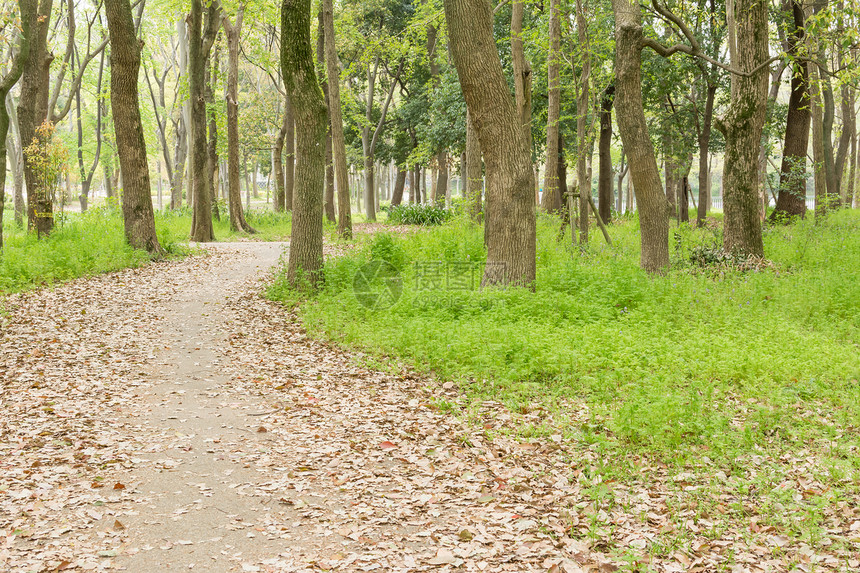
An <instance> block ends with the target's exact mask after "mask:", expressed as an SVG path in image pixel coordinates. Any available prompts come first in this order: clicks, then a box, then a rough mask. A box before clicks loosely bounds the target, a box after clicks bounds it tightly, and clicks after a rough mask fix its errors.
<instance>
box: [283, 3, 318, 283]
mask: <svg viewBox="0 0 860 573" xmlns="http://www.w3.org/2000/svg"><path fill="white" fill-rule="evenodd" d="M310 34H311V2H310V0H283V3H282V5H281V69H282V72H283V76H284V81H285V84H286V87H287V92H288V93H289V94H290V99H291V101H292V103H293V107H294V112H295V118H296V131H297V132H298V141H297V145H296V147H297V152H298V157H297V161H296V179H297V180H298V181H297V185H296V196H295V201H294V205H293V224H292V232H291V235H290V254H289V262H288V264H287V280H288V281H289V283H290V284H291V285H292V286H293V287H299V286H302V287H304V286H307V287H309V288H311V289H315V288H317V287H318V286H319V285H320V283H321V282H322V280H323V276H322V262H323V249H322V244H323V227H322V218H323V179H324V177H325V137H326V131H327V129H326V128H327V125H326V105H325V101H324V100H323V94H322V91H321V90H320V86H319V84H318V83H317V77H316V73H315V71H314V60H313V51H312V49H311V37H310Z"/></svg>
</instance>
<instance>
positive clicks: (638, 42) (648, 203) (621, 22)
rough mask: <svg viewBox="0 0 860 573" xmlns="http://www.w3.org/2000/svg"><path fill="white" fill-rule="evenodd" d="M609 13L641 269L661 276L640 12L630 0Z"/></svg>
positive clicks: (659, 202) (665, 256)
mask: <svg viewBox="0 0 860 573" xmlns="http://www.w3.org/2000/svg"><path fill="white" fill-rule="evenodd" d="M612 10H613V12H614V13H615V70H616V79H615V107H616V110H617V112H616V118H617V121H618V131H619V132H620V133H621V140H622V142H623V143H624V149H625V150H626V151H627V155H628V157H629V161H630V181H631V182H632V184H633V187H634V190H635V192H636V203H637V204H638V208H639V227H640V240H641V244H642V255H641V257H642V258H641V261H640V264H641V266H642V268H643V269H645V270H646V271H648V272H652V273H656V272H662V271H663V270H664V269H666V267H668V266H669V218H668V215H667V213H666V210H667V207H666V196H665V195H664V193H663V185H662V182H661V181H660V173H659V171H658V170H657V160H656V158H655V156H654V146H653V144H652V143H651V138H650V136H649V135H648V124H647V123H646V121H645V110H644V108H643V106H642V75H641V74H642V71H641V62H642V12H641V9H640V7H639V4H638V3H637V2H635V1H634V0H613V2H612ZM630 207H631V202H630V201H628V208H630Z"/></svg>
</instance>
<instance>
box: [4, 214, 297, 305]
mask: <svg viewBox="0 0 860 573" xmlns="http://www.w3.org/2000/svg"><path fill="white" fill-rule="evenodd" d="M58 221H59V224H58V225H57V228H56V229H55V231H54V232H53V233H52V234H51V235H50V236H49V237H47V238H45V239H43V240H38V239H36V237H35V235H33V234H32V233H25V232H24V231H23V230H22V229H19V228H18V227H17V226H16V225H15V224H14V221H13V213H12V211H11V210H7V211H6V212H5V213H4V217H3V237H4V242H5V247H4V250H3V251H2V252H0V295H2V294H8V293H12V292H17V291H21V290H25V289H28V288H34V287H38V286H44V285H50V284H53V283H56V282H60V281H65V280H70V279H73V278H77V277H82V276H91V275H96V274H100V273H105V272H110V271H115V270H119V269H123V268H127V267H137V266H140V265H143V264H146V263H147V262H149V261H150V256H149V255H148V254H147V253H146V252H144V251H139V250H135V249H132V248H131V247H130V246H128V244H126V242H125V235H124V232H123V222H122V215H121V213H120V212H119V210H118V209H117V208H115V207H114V208H110V207H99V208H94V209H90V210H89V211H88V212H87V213H84V214H79V213H67V214H64V215H62V216H61V217H58ZM248 221H249V222H250V223H251V225H253V226H254V227H255V228H256V229H257V231H258V233H257V234H255V235H245V234H242V233H235V232H233V231H231V230H230V224H229V221H228V219H227V218H226V217H225V216H222V218H221V221H215V222H214V224H215V237H216V239H217V240H220V241H234V240H238V239H245V238H251V239H254V240H283V239H285V238H288V237H289V233H290V215H289V214H288V213H273V212H264V211H259V212H257V211H253V212H251V213H249V214H248ZM156 229H157V233H158V239H159V242H160V243H161V245H162V247H164V248H165V249H166V250H167V251H168V253H169V254H170V255H172V256H178V255H184V254H187V253H188V252H189V251H188V248H187V247H186V246H185V243H186V242H187V240H188V236H189V234H190V230H191V213H190V211H189V210H188V209H182V210H178V211H174V212H156Z"/></svg>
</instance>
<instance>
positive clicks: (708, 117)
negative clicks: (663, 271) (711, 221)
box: [696, 77, 717, 227]
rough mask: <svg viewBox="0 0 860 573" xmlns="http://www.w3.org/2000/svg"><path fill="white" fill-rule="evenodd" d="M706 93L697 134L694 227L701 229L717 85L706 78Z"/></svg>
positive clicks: (707, 185)
mask: <svg viewBox="0 0 860 573" xmlns="http://www.w3.org/2000/svg"><path fill="white" fill-rule="evenodd" d="M707 80H708V83H707V86H708V87H707V91H706V93H705V113H704V115H703V117H702V129H701V131H700V132H699V204H698V206H697V210H696V226H697V227H701V226H702V225H704V223H705V217H707V216H708V205H709V193H708V187H709V182H710V164H709V163H708V153H709V149H710V146H711V126H712V125H713V121H714V96H715V95H716V93H717V85H716V84H715V83H711V82H710V77H707Z"/></svg>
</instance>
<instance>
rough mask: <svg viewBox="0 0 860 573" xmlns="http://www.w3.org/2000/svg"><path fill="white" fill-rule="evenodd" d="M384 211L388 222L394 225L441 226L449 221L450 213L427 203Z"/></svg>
mask: <svg viewBox="0 0 860 573" xmlns="http://www.w3.org/2000/svg"><path fill="white" fill-rule="evenodd" d="M386 209H387V211H388V222H389V223H393V224H395V225H441V224H442V223H444V222H445V221H448V220H449V219H451V211H449V210H447V209H445V208H444V207H438V206H436V205H431V204H428V203H424V204H418V203H404V204H401V205H394V206H392V207H387V208H386Z"/></svg>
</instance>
